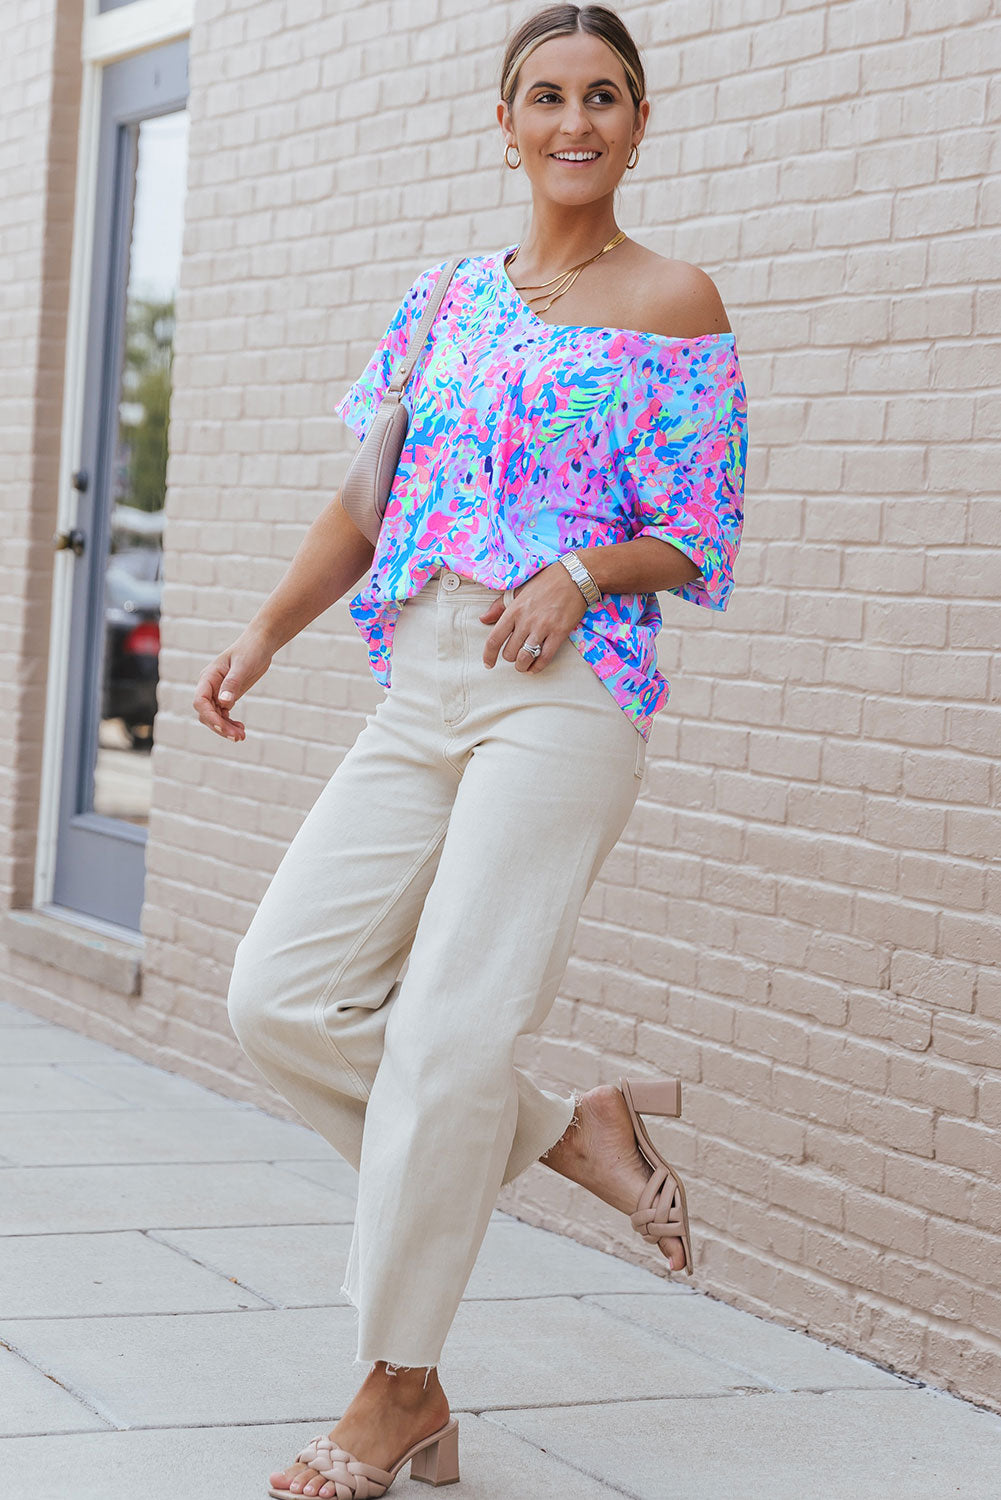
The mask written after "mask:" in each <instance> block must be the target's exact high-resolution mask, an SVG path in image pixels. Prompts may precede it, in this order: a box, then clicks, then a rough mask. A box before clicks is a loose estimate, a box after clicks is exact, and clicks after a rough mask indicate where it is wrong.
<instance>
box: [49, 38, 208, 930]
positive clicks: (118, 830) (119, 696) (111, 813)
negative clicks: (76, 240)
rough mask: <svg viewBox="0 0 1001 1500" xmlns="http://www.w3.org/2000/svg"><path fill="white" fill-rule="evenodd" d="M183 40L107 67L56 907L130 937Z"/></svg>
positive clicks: (151, 716)
mask: <svg viewBox="0 0 1001 1500" xmlns="http://www.w3.org/2000/svg"><path fill="white" fill-rule="evenodd" d="M186 98H187V42H186V40H184V39H182V40H180V41H175V42H171V43H168V44H167V45H165V46H161V47H157V48H153V49H151V50H150V51H148V52H144V53H139V54H136V55H135V56H132V57H129V58H126V59H123V60H122V61H121V62H116V63H113V64H111V65H109V66H108V67H107V68H106V69H105V70H104V74H103V81H102V94H101V100H102V102H101V129H100V153H99V161H98V179H97V190H96V212H95V217H94V242H93V257H92V265H93V274H92V278H91V286H90V305H89V313H88V335H87V339H88V344H87V356H86V384H85V391H84V400H83V433H82V444H81V452H80V464H79V467H78V469H77V470H76V471H75V473H74V476H73V483H74V486H75V488H76V490H77V492H78V506H77V521H76V525H75V527H74V528H73V529H72V530H70V531H67V532H64V533H60V534H59V535H58V536H57V537H56V539H55V544H56V546H60V547H68V548H71V549H72V551H73V553H74V554H75V563H74V569H75V572H74V579H73V600H72V629H71V633H70V648H69V649H70V662H69V674H68V700H67V705H66V707H67V715H66V724H67V734H66V743H65V754H64V761H63V777H62V786H61V796H60V812H59V830H58V844H57V855H56V872H55V885H54V890H53V901H54V903H55V904H56V905H58V906H61V907H68V908H70V909H71V910H74V911H77V912H80V913H82V914H85V915H89V916H94V917H99V918H102V919H104V920H106V921H109V922H114V923H117V924H119V925H121V926H124V927H130V928H134V929H138V927H139V914H140V911H141V908H142V899H143V884H144V878H145V846H146V826H147V821H148V818H149V810H150V792H151V765H150V750H151V749H152V745H153V739H154V733H155V721H156V704H157V700H156V691H157V680H158V660H159V649H160V599H161V595H162V591H163V583H164V570H163V526H164V502H165V498H166V468H167V452H168V431H169V419H170V390H171V365H172V353H173V337H174V308H175V301H176V295H177V287H178V279H179V275H180V266H181V241H182V234H183V227H184V195H185V184H186V167H187V141H188V113H187V110H186V108H185V101H186Z"/></svg>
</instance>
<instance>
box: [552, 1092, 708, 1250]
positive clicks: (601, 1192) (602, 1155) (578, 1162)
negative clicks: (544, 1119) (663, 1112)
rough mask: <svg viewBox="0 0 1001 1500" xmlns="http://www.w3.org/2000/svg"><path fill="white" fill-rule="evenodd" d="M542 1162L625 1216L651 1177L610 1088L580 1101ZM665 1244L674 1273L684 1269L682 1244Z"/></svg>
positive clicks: (622, 1108)
mask: <svg viewBox="0 0 1001 1500" xmlns="http://www.w3.org/2000/svg"><path fill="white" fill-rule="evenodd" d="M539 1159H540V1161H542V1162H543V1163H544V1164H545V1165H546V1166H547V1167H552V1169H553V1171H554V1172H559V1173H560V1175H561V1176H562V1177H569V1179H570V1181H571V1182H579V1183H580V1185H581V1187H585V1188H587V1190H588V1192H590V1193H594V1194H595V1196H596V1197H598V1198H600V1199H601V1201H602V1202H603V1203H610V1204H611V1206H612V1207H613V1208H617V1209H620V1210H621V1212H622V1213H624V1214H631V1213H632V1212H633V1210H634V1209H635V1207H636V1203H637V1200H638V1198H639V1195H640V1193H641V1192H642V1191H643V1188H644V1187H645V1185H646V1183H647V1181H648V1180H649V1178H650V1176H651V1175H652V1174H651V1171H650V1166H649V1163H648V1162H647V1161H646V1160H645V1158H644V1157H642V1156H641V1155H640V1151H639V1147H638V1146H637V1144H636V1135H635V1132H634V1131H633V1123H632V1120H630V1118H629V1110H628V1109H627V1108H626V1101H625V1099H623V1097H622V1091H621V1090H620V1089H617V1088H616V1087H615V1085H614V1084H612V1083H602V1084H599V1085H598V1087H597V1088H596V1089H590V1090H589V1091H588V1092H587V1093H586V1094H584V1095H582V1096H581V1097H580V1098H579V1099H578V1102H577V1108H576V1110H575V1111H574V1120H573V1122H571V1124H570V1125H569V1126H568V1127H567V1129H566V1131H565V1132H564V1134H563V1135H562V1136H561V1137H560V1139H559V1140H558V1141H557V1142H556V1145H555V1146H550V1148H549V1150H548V1151H547V1152H546V1154H545V1156H543V1157H540V1158H539ZM672 1222H673V1221H672ZM666 1243H669V1244H670V1245H671V1253H670V1255H669V1256H668V1257H666V1258H667V1261H668V1264H669V1265H670V1267H671V1270H672V1271H681V1270H683V1269H684V1265H685V1248H684V1246H683V1245H682V1243H681V1241H680V1240H673V1241H669V1242H666Z"/></svg>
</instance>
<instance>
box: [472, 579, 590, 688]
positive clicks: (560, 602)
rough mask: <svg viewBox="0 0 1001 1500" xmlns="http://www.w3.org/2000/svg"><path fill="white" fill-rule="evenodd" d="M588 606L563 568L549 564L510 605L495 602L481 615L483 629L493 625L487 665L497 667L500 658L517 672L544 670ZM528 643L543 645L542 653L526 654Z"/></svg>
mask: <svg viewBox="0 0 1001 1500" xmlns="http://www.w3.org/2000/svg"><path fill="white" fill-rule="evenodd" d="M588 608H589V605H588V602H587V600H586V599H585V598H584V595H583V594H582V593H581V591H580V589H579V588H578V587H577V585H576V584H575V583H574V581H573V579H572V578H571V577H570V574H569V573H568V572H567V570H566V568H565V567H564V566H563V564H562V563H560V562H554V563H550V564H549V566H548V567H546V568H542V569H541V570H540V571H539V572H538V573H533V574H532V576H531V578H528V579H526V581H525V582H524V583H522V584H519V586H518V588H517V589H516V591H515V593H514V594H513V595H512V597H511V603H510V604H505V603H504V599H503V597H500V598H497V599H495V600H494V602H493V603H492V604H491V605H490V607H489V608H488V609H486V610H484V612H483V614H481V615H480V619H481V620H482V621H483V623H484V625H493V627H494V628H493V630H491V632H490V634H489V635H488V636H487V640H486V645H485V646H484V648H483V662H484V665H485V666H487V667H492V666H494V665H495V664H496V661H497V657H498V654H500V655H501V656H503V658H504V660H505V661H513V662H514V664H515V668H516V670H517V671H519V672H541V671H542V670H543V668H545V667H547V666H548V665H549V663H550V662H551V661H552V659H553V657H554V656H555V655H556V653H557V651H558V650H559V649H560V647H561V646H562V644H563V642H564V641H565V640H566V639H567V637H568V636H569V634H570V632H571V630H573V628H574V626H575V625H579V624H580V622H581V620H582V619H583V618H584V616H585V614H586V613H587V611H588ZM524 645H529V646H534V645H539V646H541V647H542V651H541V652H540V654H539V655H538V656H537V657H534V658H533V657H532V656H531V655H530V654H529V653H528V652H527V651H522V649H521V648H522V646H524Z"/></svg>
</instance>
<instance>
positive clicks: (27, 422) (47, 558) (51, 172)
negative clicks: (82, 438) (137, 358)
mask: <svg viewBox="0 0 1001 1500" xmlns="http://www.w3.org/2000/svg"><path fill="white" fill-rule="evenodd" d="M81 15H82V5H81V3H80V0H63V3H57V0H33V3H30V4H22V5H19V6H18V7H16V14H15V15H8V14H5V15H4V19H3V46H2V47H0V101H2V103H0V115H2V123H3V129H2V131H0V265H2V267H3V271H2V274H0V330H2V332H0V432H2V434H3V441H2V443H0V531H2V538H3V540H2V545H0V909H6V908H8V907H10V906H15V905H23V904H28V903H30V901H31V894H32V881H33V873H32V872H33V865H34V844H35V832H36V823H37V817H38V776H39V770H40V765H41V741H42V724H43V718H42V715H43V711H44V701H45V669H46V661H47V653H48V633H49V612H50V603H51V580H52V562H53V554H52V533H53V531H54V530H55V527H56V502H57V497H58V473H59V429H60V422H61V417H62V411H61V401H62V384H63V359H64V350H65V344H64V338H65V319H66V304H67V296H68V289H69V261H70V244H71V235H72V220H73V194H74V173H75V141H76V126H77V110H78V107H79V72H80V65H79V57H80V25H81ZM63 561H65V559H63Z"/></svg>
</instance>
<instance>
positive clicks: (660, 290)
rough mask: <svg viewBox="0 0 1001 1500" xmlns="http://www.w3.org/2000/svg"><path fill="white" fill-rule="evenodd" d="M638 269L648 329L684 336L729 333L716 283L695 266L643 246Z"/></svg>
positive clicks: (645, 325)
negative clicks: (644, 248)
mask: <svg viewBox="0 0 1001 1500" xmlns="http://www.w3.org/2000/svg"><path fill="white" fill-rule="evenodd" d="M638 269H639V272H640V276H641V285H642V293H643V305H644V309H645V320H644V327H645V329H646V331H647V332H648V333H657V334H662V335H663V336H664V337H665V338H673V337H675V336H677V337H678V338H685V339H693V338H698V337H699V335H700V334H707V333H732V331H733V330H732V329H731V327H730V321H729V319H728V317H727V315H726V308H725V307H724V306H723V299H722V298H721V297H720V294H719V291H718V289H717V287H716V283H715V282H714V281H713V279H712V277H711V276H709V275H707V273H706V272H705V271H703V270H700V268H699V267H698V266H693V265H691V264H690V263H689V262H688V261H685V260H669V259H668V258H667V257H666V256H664V255H657V254H655V253H654V251H652V250H647V251H646V252H645V255H644V258H643V260H642V261H641V262H640V265H639V267H638Z"/></svg>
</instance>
